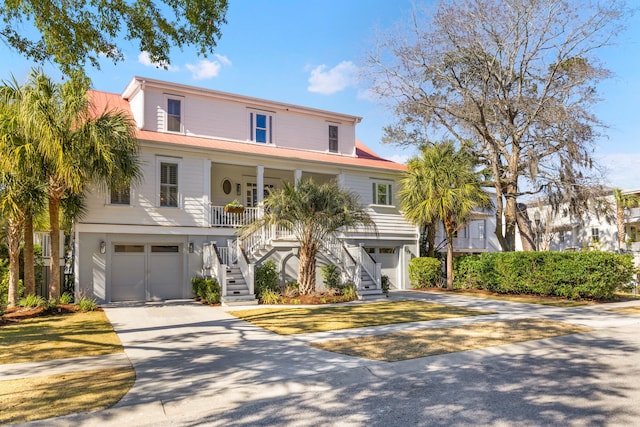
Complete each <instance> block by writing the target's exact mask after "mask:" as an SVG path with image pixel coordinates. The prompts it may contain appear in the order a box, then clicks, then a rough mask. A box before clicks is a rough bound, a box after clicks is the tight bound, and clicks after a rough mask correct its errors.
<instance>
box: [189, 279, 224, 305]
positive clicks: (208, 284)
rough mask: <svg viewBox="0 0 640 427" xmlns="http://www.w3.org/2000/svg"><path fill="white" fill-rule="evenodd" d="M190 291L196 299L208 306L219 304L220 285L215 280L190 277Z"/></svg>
mask: <svg viewBox="0 0 640 427" xmlns="http://www.w3.org/2000/svg"><path fill="white" fill-rule="evenodd" d="M191 291H192V292H193V294H194V296H195V297H196V299H199V300H201V301H204V302H207V303H209V304H217V303H219V302H220V296H221V292H222V291H221V289H220V283H218V280H216V279H215V278H204V277H192V278H191Z"/></svg>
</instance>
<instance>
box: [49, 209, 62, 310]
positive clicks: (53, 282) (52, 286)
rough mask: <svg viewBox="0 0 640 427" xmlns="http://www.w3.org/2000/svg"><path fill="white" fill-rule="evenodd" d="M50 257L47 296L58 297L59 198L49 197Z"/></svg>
mask: <svg viewBox="0 0 640 427" xmlns="http://www.w3.org/2000/svg"><path fill="white" fill-rule="evenodd" d="M49 223H50V230H51V231H50V236H49V237H50V242H51V257H50V269H51V274H50V275H49V298H50V299H54V298H60V199H59V198H57V197H49Z"/></svg>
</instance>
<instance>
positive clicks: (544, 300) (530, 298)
mask: <svg viewBox="0 0 640 427" xmlns="http://www.w3.org/2000/svg"><path fill="white" fill-rule="evenodd" d="M413 290H417V291H420V290H425V291H433V292H442V293H447V292H450V293H453V294H455V295H462V296H467V297H476V298H485V299H495V300H501V301H511V302H523V303H526V304H541V305H550V306H554V307H579V306H582V305H589V304H593V302H592V301H576V300H569V299H565V298H560V297H543V296H540V295H507V294H496V293H490V292H482V291H475V292H474V291H465V290H460V289H455V290H453V291H451V290H447V289H442V288H425V289H413Z"/></svg>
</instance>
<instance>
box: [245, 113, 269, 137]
mask: <svg viewBox="0 0 640 427" xmlns="http://www.w3.org/2000/svg"><path fill="white" fill-rule="evenodd" d="M249 130H250V132H251V134H250V135H251V137H250V140H251V141H253V142H259V143H261V144H272V143H273V116H272V115H271V114H268V113H265V112H250V113H249Z"/></svg>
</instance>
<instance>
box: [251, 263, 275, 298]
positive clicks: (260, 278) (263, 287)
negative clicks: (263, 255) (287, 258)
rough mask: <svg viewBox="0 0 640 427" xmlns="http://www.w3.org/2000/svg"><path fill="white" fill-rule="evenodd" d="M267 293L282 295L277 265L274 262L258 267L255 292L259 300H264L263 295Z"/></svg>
mask: <svg viewBox="0 0 640 427" xmlns="http://www.w3.org/2000/svg"><path fill="white" fill-rule="evenodd" d="M267 291H272V292H275V293H278V294H279V293H280V285H278V272H277V271H276V263H275V262H274V261H273V260H267V261H265V262H264V263H262V265H260V266H258V267H256V277H255V292H256V297H257V298H258V300H262V295H263V294H264V293H265V292H267Z"/></svg>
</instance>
